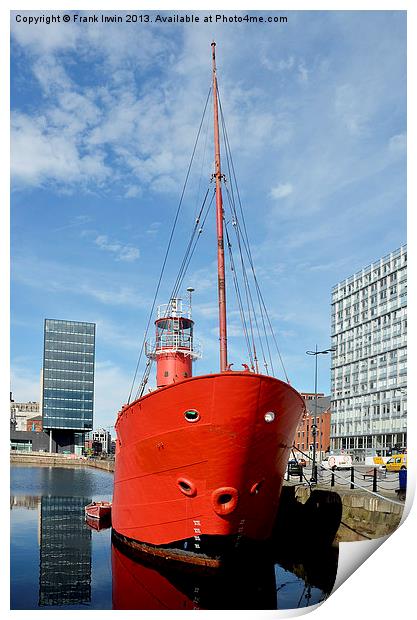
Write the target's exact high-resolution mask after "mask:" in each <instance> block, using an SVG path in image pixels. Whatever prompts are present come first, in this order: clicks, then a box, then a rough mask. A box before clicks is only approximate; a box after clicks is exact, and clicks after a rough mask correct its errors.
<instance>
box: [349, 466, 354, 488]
mask: <svg viewBox="0 0 417 620" xmlns="http://www.w3.org/2000/svg"><path fill="white" fill-rule="evenodd" d="M354 482H355V470H354V468H353V467H351V468H350V488H351V490H352V491H353V489H354V488H355V484H354Z"/></svg>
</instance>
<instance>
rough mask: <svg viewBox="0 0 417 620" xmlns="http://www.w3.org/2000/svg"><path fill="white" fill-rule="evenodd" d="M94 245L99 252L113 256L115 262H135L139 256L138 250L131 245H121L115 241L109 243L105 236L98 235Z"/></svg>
mask: <svg viewBox="0 0 417 620" xmlns="http://www.w3.org/2000/svg"><path fill="white" fill-rule="evenodd" d="M94 243H95V244H96V245H97V246H98V247H99V248H100V249H101V250H105V251H106V252H110V253H112V254H114V255H115V258H116V260H117V261H124V262H127V263H131V262H133V261H135V260H137V259H138V258H139V256H140V252H139V250H138V248H135V247H133V246H132V245H122V244H121V243H119V242H117V241H110V240H109V238H108V237H107V235H99V236H98V237H96V239H95V240H94Z"/></svg>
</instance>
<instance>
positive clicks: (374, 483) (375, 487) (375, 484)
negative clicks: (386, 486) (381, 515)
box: [372, 467, 378, 493]
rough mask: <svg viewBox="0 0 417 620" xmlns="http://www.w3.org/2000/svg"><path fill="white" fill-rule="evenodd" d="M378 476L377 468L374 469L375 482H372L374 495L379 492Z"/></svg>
mask: <svg viewBox="0 0 417 620" xmlns="http://www.w3.org/2000/svg"><path fill="white" fill-rule="evenodd" d="M376 476H377V471H376V467H374V477H373V480H372V491H373V492H374V493H376V492H377V491H378V489H377V482H376V480H377V477H376Z"/></svg>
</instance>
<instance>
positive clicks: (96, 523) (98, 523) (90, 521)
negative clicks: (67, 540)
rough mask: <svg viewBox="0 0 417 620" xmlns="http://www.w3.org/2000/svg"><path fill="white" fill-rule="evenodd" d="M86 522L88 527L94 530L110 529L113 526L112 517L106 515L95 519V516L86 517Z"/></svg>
mask: <svg viewBox="0 0 417 620" xmlns="http://www.w3.org/2000/svg"><path fill="white" fill-rule="evenodd" d="M85 522H86V523H87V525H88V527H90V528H91V529H92V530H97V531H98V532H100V531H101V530H108V529H109V527H111V519H110V517H105V518H104V519H95V518H94V517H87V515H86V517H85Z"/></svg>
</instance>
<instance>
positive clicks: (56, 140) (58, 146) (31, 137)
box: [11, 113, 110, 186]
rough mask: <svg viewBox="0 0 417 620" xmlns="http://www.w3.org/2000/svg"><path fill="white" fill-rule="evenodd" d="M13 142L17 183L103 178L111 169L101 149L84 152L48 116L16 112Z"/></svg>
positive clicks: (12, 158)
mask: <svg viewBox="0 0 417 620" xmlns="http://www.w3.org/2000/svg"><path fill="white" fill-rule="evenodd" d="M11 143H12V149H11V170H12V175H13V177H14V179H15V180H16V181H17V182H18V184H24V185H29V186H39V185H42V184H43V183H45V182H47V181H54V182H60V183H62V184H64V185H66V184H68V183H72V182H76V181H77V182H81V183H85V182H87V181H88V180H94V181H96V182H101V181H102V180H103V179H105V178H106V177H107V176H108V175H109V173H110V171H109V169H108V168H107V167H106V165H105V163H104V155H103V154H102V153H101V152H100V151H99V150H97V151H96V152H94V153H93V154H88V153H86V154H84V155H82V154H81V153H80V151H79V145H78V144H77V140H76V139H75V138H71V137H70V136H69V135H68V134H67V135H66V134H65V132H62V131H60V130H59V129H55V128H54V127H51V126H50V125H49V124H48V123H47V121H46V119H45V117H39V118H37V119H35V118H33V117H30V116H28V115H26V114H20V113H16V114H14V115H13V117H12V129H11Z"/></svg>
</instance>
